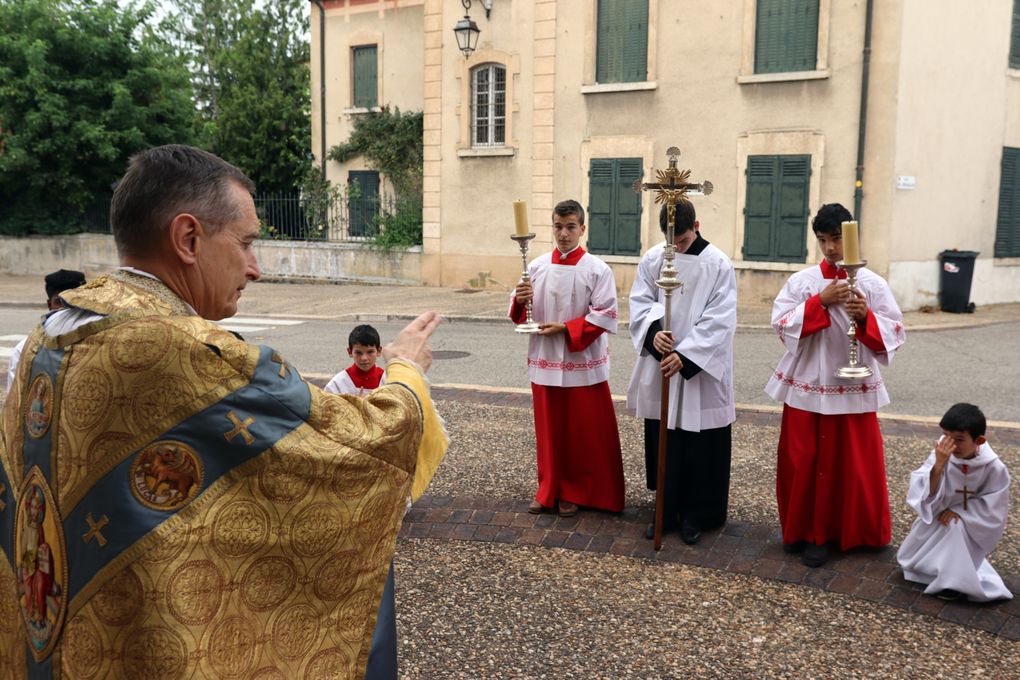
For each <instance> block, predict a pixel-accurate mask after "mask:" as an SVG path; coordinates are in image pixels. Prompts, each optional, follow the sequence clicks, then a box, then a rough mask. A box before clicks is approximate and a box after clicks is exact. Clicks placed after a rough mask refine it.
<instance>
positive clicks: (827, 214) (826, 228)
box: [811, 203, 854, 234]
mask: <svg viewBox="0 0 1020 680" xmlns="http://www.w3.org/2000/svg"><path fill="white" fill-rule="evenodd" d="M853 219H854V216H853V215H851V214H850V211H849V210H847V209H846V208H844V207H843V206H842V205H841V204H839V203H826V204H825V205H823V206H822V207H821V208H819V209H818V214H816V215H815V218H814V219H813V220H811V229H812V231H814V232H815V233H816V234H842V233H843V223H844V222H850V221H852V220H853Z"/></svg>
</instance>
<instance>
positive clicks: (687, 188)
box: [634, 146, 712, 550]
mask: <svg viewBox="0 0 1020 680" xmlns="http://www.w3.org/2000/svg"><path fill="white" fill-rule="evenodd" d="M666 155H667V156H669V167H668V168H666V169H665V170H656V171H655V177H656V179H657V180H658V182H642V181H641V180H637V181H636V182H634V191H636V192H637V193H639V194H640V193H641V192H642V191H654V192H655V202H656V203H657V204H660V203H664V204H665V205H666V248H665V252H664V254H663V259H662V269H660V270H659V278H658V279H657V280H656V281H655V285H656V287H658V288H660V289H661V290H662V291H663V293H664V294H665V297H666V299H665V302H664V304H665V317H664V318H663V324H662V328H663V330H664V331H665V332H666V333H669V332H670V330H669V329H670V328H671V325H670V308H671V307H672V304H673V291H674V290H676V289H678V288H679V289H680V294H681V295H683V292H684V282H683V281H681V280H680V279H678V278H677V271H676V269H675V268H674V267H673V258H674V257H675V255H676V246H675V245H674V243H673V239H674V230H675V229H676V206H677V204H678V203H681V202H687V201H690V199H689V198H688V197H687V194H688V193H695V192H696V193H699V194H702V195H706V196H707V195H708V194H710V193H712V183H711V182H709V181H707V180H706V181H704V182H700V183H693V182H689V181H688V180H689V179H690V177H691V171H690V170H680V169H678V168H677V165H676V164H677V161H678V160H679V159H680V149H678V148H677V147H675V146H671V147H669V148H668V149H666ZM669 380H670V379H669V378H667V377H665V376H663V378H662V408H661V411H660V412H659V416H660V417H659V458H658V466H657V469H658V473H657V475H656V482H655V540H654V543H653V545H654V548H655V549H656V550H661V549H662V509H663V504H664V500H665V495H664V494H665V488H666V484H665V481H666V435H667V433H668V432H669Z"/></svg>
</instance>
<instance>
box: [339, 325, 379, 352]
mask: <svg viewBox="0 0 1020 680" xmlns="http://www.w3.org/2000/svg"><path fill="white" fill-rule="evenodd" d="M355 345H364V346H365V347H382V343H381V342H380V341H379V331H377V330H376V329H374V328H372V327H371V326H369V325H368V324H362V325H361V326H355V327H354V330H352V331H351V334H350V335H348V336H347V349H350V348H352V347H354V346H355Z"/></svg>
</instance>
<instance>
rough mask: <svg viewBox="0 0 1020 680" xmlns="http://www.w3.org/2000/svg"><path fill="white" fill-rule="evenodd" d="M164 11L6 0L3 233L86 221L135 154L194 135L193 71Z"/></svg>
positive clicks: (86, 1) (1, 4) (0, 4)
mask: <svg viewBox="0 0 1020 680" xmlns="http://www.w3.org/2000/svg"><path fill="white" fill-rule="evenodd" d="M152 12H153V6H152V5H151V4H150V3H144V4H140V5H139V4H133V5H130V6H127V7H121V6H119V5H118V3H117V0H74V1H71V0H0V27H2V30H0V205H2V206H3V209H2V210H0V233H8V234H22V233H30V232H35V233H61V232H69V231H78V230H80V228H81V226H80V220H81V218H82V215H83V213H84V211H85V209H86V208H88V207H89V206H90V204H92V203H93V202H94V201H95V200H96V198H97V197H102V196H108V194H109V192H110V187H111V185H112V183H113V182H115V181H116V180H117V179H118V178H119V177H120V176H121V175H122V174H123V172H124V168H125V166H126V163H127V159H128V157H129V156H130V155H131V154H132V153H134V152H135V151H138V150H141V149H143V148H146V147H149V146H154V145H158V144H165V143H169V142H189V141H191V140H192V139H193V135H194V131H195V115H194V107H193V105H192V101H191V87H190V82H189V77H188V73H187V70H186V68H185V66H184V64H183V63H182V62H181V61H180V60H178V59H177V58H176V57H174V56H173V53H172V50H171V49H170V48H169V46H168V45H167V43H166V42H165V41H164V40H163V39H161V38H159V37H158V36H156V35H155V34H154V33H153V31H151V30H150V29H149V28H148V27H147V25H146V23H145V22H146V21H147V20H148V19H149V17H151V15H152Z"/></svg>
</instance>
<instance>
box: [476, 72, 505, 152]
mask: <svg viewBox="0 0 1020 680" xmlns="http://www.w3.org/2000/svg"><path fill="white" fill-rule="evenodd" d="M504 144H506V68H504V67H503V66H501V65H500V64H482V65H481V66H478V67H477V68H474V69H472V70H471V146H473V147H490V146H503V145H504Z"/></svg>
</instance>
